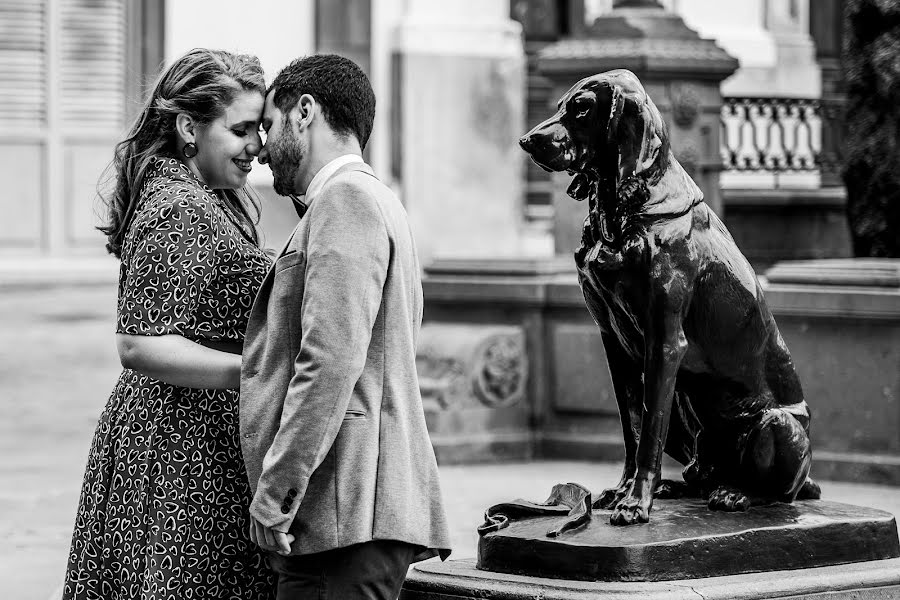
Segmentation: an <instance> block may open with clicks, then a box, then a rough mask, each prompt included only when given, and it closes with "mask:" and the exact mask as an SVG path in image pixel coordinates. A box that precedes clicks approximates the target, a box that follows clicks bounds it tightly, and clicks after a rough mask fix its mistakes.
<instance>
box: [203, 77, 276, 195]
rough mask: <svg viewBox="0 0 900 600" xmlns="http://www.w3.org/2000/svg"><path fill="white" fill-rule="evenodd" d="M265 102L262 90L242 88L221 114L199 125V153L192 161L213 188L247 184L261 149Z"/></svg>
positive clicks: (237, 186)
mask: <svg viewBox="0 0 900 600" xmlns="http://www.w3.org/2000/svg"><path fill="white" fill-rule="evenodd" d="M264 102H265V99H264V98H263V95H262V94H260V93H259V92H254V91H247V90H242V91H240V92H238V94H237V95H236V96H235V98H234V101H233V102H232V103H231V104H229V105H228V107H227V108H225V112H224V113H223V114H222V116H220V117H219V118H218V119H216V120H214V121H212V122H211V123H209V124H208V125H203V126H200V127H198V128H197V136H196V144H197V156H195V157H194V158H193V159H191V161H190V162H192V163H193V165H192V166H193V167H194V171H195V172H196V173H197V174H198V175H199V176H200V178H201V179H203V181H204V183H206V185H208V186H209V187H210V188H212V189H214V190H217V189H237V188H241V187H243V186H244V185H245V184H246V183H247V174H248V173H250V163H251V161H252V160H253V157H255V156H257V155H258V154H259V151H260V148H262V140H261V139H260V137H259V121H260V119H261V118H262V111H263V104H264Z"/></svg>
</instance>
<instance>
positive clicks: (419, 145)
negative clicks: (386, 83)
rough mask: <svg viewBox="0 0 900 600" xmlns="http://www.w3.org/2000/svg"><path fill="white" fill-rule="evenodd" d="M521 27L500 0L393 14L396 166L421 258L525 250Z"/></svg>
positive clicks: (430, 1)
mask: <svg viewBox="0 0 900 600" xmlns="http://www.w3.org/2000/svg"><path fill="white" fill-rule="evenodd" d="M521 32H522V29H521V26H520V25H519V24H518V23H517V22H515V21H513V20H512V19H511V18H510V5H509V0H454V1H453V2H435V1H434V0H411V1H410V2H409V5H408V11H407V13H406V15H405V16H404V18H403V19H402V21H401V24H400V27H399V32H398V33H399V35H398V44H397V49H398V53H399V57H400V66H399V73H400V78H401V80H400V90H401V91H400V100H401V106H400V107H399V110H397V112H396V114H399V115H401V117H400V119H401V128H402V132H401V134H400V135H401V142H402V164H401V165H400V166H401V172H400V173H399V175H400V179H401V180H402V193H403V201H404V203H405V204H406V207H407V210H408V212H409V216H410V221H411V223H412V226H413V229H414V233H415V236H416V243H417V244H418V248H419V252H420V257H421V259H422V263H423V265H427V264H429V263H430V262H432V261H433V259H435V258H438V257H439V258H445V257H447V258H493V257H503V256H521V255H522V254H523V253H524V252H525V251H526V248H524V247H523V242H522V226H523V223H524V217H523V206H522V203H523V179H524V177H523V173H524V159H525V157H524V155H523V153H522V152H521V151H520V150H519V148H518V145H517V140H518V138H519V136H520V135H521V134H522V132H524V131H525V129H524V119H523V110H524V92H525V58H524V51H523V48H522V40H521ZM395 168H396V165H395Z"/></svg>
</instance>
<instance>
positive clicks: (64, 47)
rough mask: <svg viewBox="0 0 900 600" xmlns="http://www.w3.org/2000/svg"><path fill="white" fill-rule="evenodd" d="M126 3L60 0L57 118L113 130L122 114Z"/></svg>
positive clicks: (80, 126) (71, 124)
mask: <svg viewBox="0 0 900 600" xmlns="http://www.w3.org/2000/svg"><path fill="white" fill-rule="evenodd" d="M125 19H126V15H125V3H124V2H123V1H122V0H61V2H60V37H61V40H60V48H59V51H60V54H59V60H60V62H59V75H60V82H59V84H60V87H59V94H60V118H61V121H62V124H63V126H64V127H65V128H67V129H68V128H70V127H75V128H78V129H83V128H92V129H95V130H99V131H108V132H115V133H118V132H120V130H121V129H122V125H123V122H124V118H125V77H124V75H125V32H126V30H127V28H126V22H125Z"/></svg>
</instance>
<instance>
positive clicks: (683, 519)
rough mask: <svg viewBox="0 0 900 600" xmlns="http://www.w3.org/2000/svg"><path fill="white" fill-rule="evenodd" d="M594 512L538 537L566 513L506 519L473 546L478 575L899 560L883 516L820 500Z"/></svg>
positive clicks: (721, 570) (688, 572)
mask: <svg viewBox="0 0 900 600" xmlns="http://www.w3.org/2000/svg"><path fill="white" fill-rule="evenodd" d="M609 516H610V511H609V510H595V511H593V518H592V519H591V521H589V522H588V523H587V525H585V526H584V527H582V528H581V529H578V530H575V531H571V532H567V533H563V534H561V535H559V537H553V538H550V537H547V532H548V531H550V530H551V529H556V528H558V527H560V526H561V525H562V524H563V523H565V522H566V521H567V520H568V519H569V517H567V516H565V515H562V516H532V517H526V518H520V519H519V520H511V521H510V523H509V526H508V527H506V528H504V529H500V530H499V531H495V532H492V533H488V534H486V535H484V536H483V537H481V539H480V540H479V542H478V568H480V569H484V570H486V571H493V572H504V573H513V574H518V575H532V576H538V577H554V578H559V579H580V580H585V581H671V580H678V579H694V578H698V577H717V576H723V575H738V574H741V573H754V572H762V571H775V570H785V569H801V568H810V567H822V566H828V565H836V564H843V563H851V562H863V561H870V560H883V559H890V558H897V557H900V541H898V539H897V523H896V521H895V520H894V516H893V515H891V514H890V513H887V512H884V511H881V510H875V509H872V508H865V507H862V506H852V505H849V504H840V503H837V502H828V501H825V500H805V501H797V502H794V503H793V504H784V503H780V502H779V503H775V504H771V505H766V506H755V507H753V508H751V509H750V510H748V511H747V512H731V513H730V512H719V511H711V510H709V509H708V508H707V507H706V502H704V501H702V500H699V499H679V500H664V499H657V500H655V501H654V503H653V512H652V513H651V514H650V522H649V523H647V524H642V525H632V526H629V527H617V526H614V525H610V524H609Z"/></svg>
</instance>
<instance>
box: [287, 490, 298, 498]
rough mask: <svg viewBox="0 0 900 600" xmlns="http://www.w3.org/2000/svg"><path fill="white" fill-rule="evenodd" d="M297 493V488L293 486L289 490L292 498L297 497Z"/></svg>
mask: <svg viewBox="0 0 900 600" xmlns="http://www.w3.org/2000/svg"><path fill="white" fill-rule="evenodd" d="M296 495H297V490H295V489H294V488H291V489H289V490H288V496H290V497H291V498H293V497H295V496H296Z"/></svg>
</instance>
